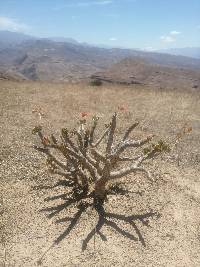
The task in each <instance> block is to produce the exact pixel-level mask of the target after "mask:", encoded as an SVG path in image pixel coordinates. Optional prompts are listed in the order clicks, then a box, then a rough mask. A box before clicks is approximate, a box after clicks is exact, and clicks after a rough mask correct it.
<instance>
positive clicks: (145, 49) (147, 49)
mask: <svg viewBox="0 0 200 267" xmlns="http://www.w3.org/2000/svg"><path fill="white" fill-rule="evenodd" d="M143 50H144V51H155V50H156V49H155V48H153V47H152V46H146V47H145V48H144V49H143Z"/></svg>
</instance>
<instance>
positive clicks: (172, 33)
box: [170, 31, 181, 35]
mask: <svg viewBox="0 0 200 267" xmlns="http://www.w3.org/2000/svg"><path fill="white" fill-rule="evenodd" d="M179 34H181V32H178V31H171V32H170V35H179Z"/></svg>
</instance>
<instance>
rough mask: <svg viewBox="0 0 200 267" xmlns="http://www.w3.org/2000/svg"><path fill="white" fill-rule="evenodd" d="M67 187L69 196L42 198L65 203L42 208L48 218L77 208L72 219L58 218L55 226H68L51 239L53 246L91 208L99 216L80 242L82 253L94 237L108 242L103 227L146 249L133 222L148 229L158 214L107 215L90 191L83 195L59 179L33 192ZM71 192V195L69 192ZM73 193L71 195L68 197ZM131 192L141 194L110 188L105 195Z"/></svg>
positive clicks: (67, 233)
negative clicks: (70, 208) (123, 225)
mask: <svg viewBox="0 0 200 267" xmlns="http://www.w3.org/2000/svg"><path fill="white" fill-rule="evenodd" d="M60 186H63V187H65V188H66V187H68V188H70V187H71V189H72V191H71V192H70V193H63V194H58V195H53V196H51V197H47V198H45V201H47V202H49V201H53V200H57V199H61V200H64V203H62V204H59V205H54V206H50V207H47V208H43V209H41V210H40V211H41V212H45V213H46V212H47V213H48V218H52V217H54V216H56V215H58V214H59V213H60V212H61V211H63V210H65V209H67V208H69V207H71V206H75V207H76V208H77V212H76V213H75V214H74V215H73V217H69V216H67V217H63V218H61V219H58V220H56V223H65V222H69V224H68V227H67V228H66V230H65V231H64V232H63V233H62V234H60V235H59V237H58V238H57V239H55V240H54V242H53V245H58V244H59V243H60V242H61V241H62V240H63V239H64V238H66V237H67V236H68V235H69V234H70V232H71V231H72V230H73V229H74V228H75V227H76V225H77V224H78V222H79V219H80V218H81V216H82V215H83V213H84V212H86V210H87V209H88V208H89V207H90V208H94V209H95V210H96V212H97V214H98V220H97V223H96V226H95V227H94V228H93V229H92V230H91V231H90V232H89V233H88V235H87V236H86V238H85V239H84V240H83V243H82V251H84V250H86V248H87V245H88V243H89V242H90V240H91V239H92V237H94V236H95V235H96V234H97V235H99V236H100V238H101V239H102V240H103V241H107V237H106V236H105V235H104V234H103V233H102V228H103V226H107V227H111V228H112V229H114V230H115V231H116V232H118V233H119V234H121V235H123V236H124V237H126V238H129V239H130V240H133V241H135V242H137V241H139V242H141V244H142V245H143V246H144V247H145V246H146V243H145V240H144V238H143V236H142V234H141V232H140V230H139V228H138V226H137V225H136V222H137V221H138V222H139V221H140V222H141V223H142V225H144V226H146V227H150V225H149V219H150V218H154V217H155V218H159V216H160V214H159V213H157V212H152V211H150V212H147V213H144V214H135V215H129V216H126V215H122V214H116V213H110V212H106V211H105V209H104V205H103V203H101V202H98V201H97V202H95V201H93V199H94V195H93V192H92V193H90V194H89V195H86V194H85V193H84V192H83V191H80V190H79V188H77V187H76V188H75V187H74V184H73V182H69V181H66V180H59V181H58V182H57V183H56V184H55V185H52V186H38V187H35V188H34V189H39V190H41V189H46V190H47V189H50V190H51V189H54V188H56V187H60ZM72 192H73V193H72ZM71 193H72V194H71ZM130 193H134V194H139V195H141V192H131V191H129V190H127V189H124V188H121V187H120V186H119V185H114V186H112V187H111V188H110V189H109V191H108V192H107V195H108V196H109V195H116V194H117V195H126V196H127V195H129V194H130ZM117 221H118V222H121V223H124V224H129V225H130V226H131V227H132V228H133V230H134V233H135V234H136V235H134V234H132V233H130V232H128V231H126V230H124V229H122V228H121V227H120V226H118V224H117Z"/></svg>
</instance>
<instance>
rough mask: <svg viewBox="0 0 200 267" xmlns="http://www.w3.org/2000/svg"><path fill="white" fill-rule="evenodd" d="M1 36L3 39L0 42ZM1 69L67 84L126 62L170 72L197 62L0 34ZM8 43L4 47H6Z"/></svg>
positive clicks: (69, 41) (195, 66)
mask: <svg viewBox="0 0 200 267" xmlns="http://www.w3.org/2000/svg"><path fill="white" fill-rule="evenodd" d="M1 36H4V38H3V39H2V38H1ZM0 40H1V43H3V47H2V48H1V49H0V66H1V69H2V70H3V71H4V72H6V73H7V72H12V73H14V72H15V73H16V74H17V75H18V74H20V75H22V76H23V77H25V78H26V79H30V80H51V81H69V80H73V81H74V80H80V79H85V78H88V77H90V76H91V75H93V74H95V73H96V72H101V71H104V70H106V69H107V68H110V67H111V66H112V65H113V64H116V63H118V62H120V61H121V60H123V59H126V58H132V59H137V60H141V61H143V60H147V61H148V62H149V63H151V64H159V65H162V66H168V67H170V68H180V69H181V68H183V69H185V68H186V69H196V70H199V69H200V59H194V58H189V57H183V56H174V55H168V54H159V53H150V52H144V51H140V50H132V49H120V48H100V47H95V46H91V45H87V44H81V43H79V42H76V41H75V40H73V39H68V38H67V39H66V38H64V39H59V38H58V40H59V42H58V41H53V40H49V39H47V38H45V39H37V38H34V37H30V36H27V35H24V34H18V33H11V32H0ZM6 43H7V45H6Z"/></svg>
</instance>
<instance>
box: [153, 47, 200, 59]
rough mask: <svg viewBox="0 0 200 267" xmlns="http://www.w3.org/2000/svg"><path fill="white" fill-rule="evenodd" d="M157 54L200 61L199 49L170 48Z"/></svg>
mask: <svg viewBox="0 0 200 267" xmlns="http://www.w3.org/2000/svg"><path fill="white" fill-rule="evenodd" d="M158 52H160V53H167V54H171V55H177V56H185V57H192V58H197V59H200V47H185V48H171V49H165V50H159V51H158Z"/></svg>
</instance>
